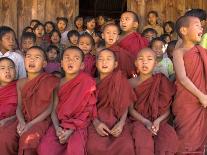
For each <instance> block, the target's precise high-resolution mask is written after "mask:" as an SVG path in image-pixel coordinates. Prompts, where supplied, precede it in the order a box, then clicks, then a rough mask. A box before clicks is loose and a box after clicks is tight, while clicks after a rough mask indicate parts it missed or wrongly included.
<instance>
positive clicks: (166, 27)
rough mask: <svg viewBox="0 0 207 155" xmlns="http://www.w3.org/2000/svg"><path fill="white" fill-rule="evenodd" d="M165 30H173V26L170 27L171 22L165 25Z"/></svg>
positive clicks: (169, 31)
mask: <svg viewBox="0 0 207 155" xmlns="http://www.w3.org/2000/svg"><path fill="white" fill-rule="evenodd" d="M164 28H165V32H167V33H171V32H172V30H173V29H172V27H170V25H169V24H167V25H166V26H165V27H164Z"/></svg>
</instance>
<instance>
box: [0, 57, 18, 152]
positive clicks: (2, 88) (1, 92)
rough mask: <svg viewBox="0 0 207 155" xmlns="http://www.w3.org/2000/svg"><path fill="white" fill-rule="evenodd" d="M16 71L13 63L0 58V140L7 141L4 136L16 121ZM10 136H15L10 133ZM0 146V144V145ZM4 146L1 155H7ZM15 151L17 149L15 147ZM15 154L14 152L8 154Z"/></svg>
mask: <svg viewBox="0 0 207 155" xmlns="http://www.w3.org/2000/svg"><path fill="white" fill-rule="evenodd" d="M15 74H16V71H15V64H14V62H13V61H12V60H11V59H9V58H7V57H3V58H0V139H1V141H2V140H3V139H7V136H8V134H5V132H7V131H8V130H10V128H11V124H12V123H13V122H14V121H15V120H16V107H17V90H16V81H14V80H15V77H16V75H15ZM10 134H15V132H14V133H10ZM0 144H1V143H0ZM4 147H5V146H4V145H0V152H1V154H2V155H7V152H5V151H4V150H5V148H4ZM16 149H17V147H16ZM10 154H15V152H12V151H11V152H10Z"/></svg>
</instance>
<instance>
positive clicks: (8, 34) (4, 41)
mask: <svg viewBox="0 0 207 155" xmlns="http://www.w3.org/2000/svg"><path fill="white" fill-rule="evenodd" d="M14 45H15V32H14V30H13V29H12V28H10V27H8V26H0V58H2V57H8V58H10V59H12V60H13V61H14V63H15V68H16V77H17V79H19V78H23V77H26V71H25V67H24V59H23V57H22V55H20V54H19V53H17V52H15V51H14V50H13V48H14Z"/></svg>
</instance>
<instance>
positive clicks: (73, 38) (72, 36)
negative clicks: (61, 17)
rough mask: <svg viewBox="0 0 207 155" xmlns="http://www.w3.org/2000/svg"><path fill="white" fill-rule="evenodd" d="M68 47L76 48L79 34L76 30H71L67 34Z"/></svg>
mask: <svg viewBox="0 0 207 155" xmlns="http://www.w3.org/2000/svg"><path fill="white" fill-rule="evenodd" d="M67 36H68V41H69V44H70V46H78V38H79V36H80V34H79V32H78V31H76V30H71V31H69V32H68V34H67Z"/></svg>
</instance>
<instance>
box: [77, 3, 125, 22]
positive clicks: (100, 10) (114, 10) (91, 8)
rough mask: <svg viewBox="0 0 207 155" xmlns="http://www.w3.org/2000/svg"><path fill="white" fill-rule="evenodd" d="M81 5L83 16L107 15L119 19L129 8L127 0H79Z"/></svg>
mask: <svg viewBox="0 0 207 155" xmlns="http://www.w3.org/2000/svg"><path fill="white" fill-rule="evenodd" d="M79 7H80V8H79V12H80V15H81V16H94V17H97V16H98V15H105V16H108V17H112V18H115V19H117V18H119V17H120V15H121V13H122V12H124V11H126V10H127V0H79Z"/></svg>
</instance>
